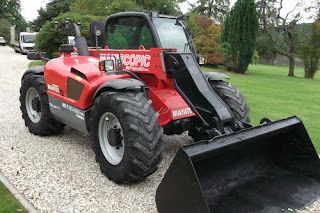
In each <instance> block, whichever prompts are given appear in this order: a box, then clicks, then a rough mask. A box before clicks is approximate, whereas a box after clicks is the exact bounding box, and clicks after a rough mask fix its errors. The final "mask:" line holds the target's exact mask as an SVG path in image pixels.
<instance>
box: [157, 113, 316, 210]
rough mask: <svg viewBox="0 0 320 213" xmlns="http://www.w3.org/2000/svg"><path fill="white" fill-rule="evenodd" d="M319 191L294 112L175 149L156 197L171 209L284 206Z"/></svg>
mask: <svg viewBox="0 0 320 213" xmlns="http://www.w3.org/2000/svg"><path fill="white" fill-rule="evenodd" d="M319 195H320V161H319V157H318V155H317V152H316V150H315V148H314V146H313V144H312V142H311V140H310V137H309V135H308V133H307V131H306V129H305V128H304V125H303V123H302V122H301V120H300V119H299V118H297V117H291V118H287V119H283V120H279V121H274V122H271V123H269V124H266V125H263V126H258V127H253V128H250V129H247V130H243V131H240V132H236V133H232V134H229V135H225V136H221V137H217V138H214V139H212V140H210V141H201V142H198V143H194V144H191V145H187V146H183V147H181V148H180V149H179V151H178V153H177V154H176V156H175V158H174V160H173V162H172V164H171V165H170V167H169V169H168V171H167V173H166V174H165V176H164V178H163V180H162V182H161V183H160V185H159V187H158V189H157V194H156V203H157V208H158V211H159V212H160V213H164V212H165V213H170V212H175V213H177V212H246V213H247V212H288V211H292V210H293V211H294V210H295V209H301V208H304V207H305V206H306V205H308V204H309V203H311V202H312V201H314V200H315V199H316V198H317V197H318V196H319Z"/></svg>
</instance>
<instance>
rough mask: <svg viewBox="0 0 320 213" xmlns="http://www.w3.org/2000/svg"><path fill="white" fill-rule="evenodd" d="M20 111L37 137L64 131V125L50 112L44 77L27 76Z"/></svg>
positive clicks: (22, 91)
mask: <svg viewBox="0 0 320 213" xmlns="http://www.w3.org/2000/svg"><path fill="white" fill-rule="evenodd" d="M20 104H21V106H20V109H21V112H22V118H23V119H24V121H25V125H26V126H27V127H28V129H29V131H30V132H31V133H33V134H35V135H50V134H55V133H58V132H60V131H62V130H63V128H64V125H63V124H62V123H61V122H59V121H57V120H56V119H55V118H54V117H53V115H52V114H51V112H50V109H49V101H48V95H47V87H46V83H45V80H44V76H43V75H36V74H27V75H25V76H24V77H23V79H22V82H21V88H20Z"/></svg>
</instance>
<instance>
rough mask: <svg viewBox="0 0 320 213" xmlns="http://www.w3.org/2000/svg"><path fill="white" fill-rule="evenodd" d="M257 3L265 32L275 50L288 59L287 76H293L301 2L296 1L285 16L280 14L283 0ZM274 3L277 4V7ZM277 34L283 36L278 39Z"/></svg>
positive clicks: (268, 0) (263, 0)
mask: <svg viewBox="0 0 320 213" xmlns="http://www.w3.org/2000/svg"><path fill="white" fill-rule="evenodd" d="M258 5H259V7H258V11H259V17H260V22H261V24H262V26H263V29H264V31H265V33H266V34H267V35H268V37H269V38H270V39H271V41H272V43H273V44H274V45H275V48H276V51H277V52H278V53H279V54H280V55H283V56H286V57H287V58H288V59H289V73H288V76H294V53H295V47H296V44H297V43H296V41H297V33H296V27H297V23H298V22H299V20H300V19H301V15H300V12H299V10H301V9H302V2H298V3H297V4H296V5H295V7H294V9H293V10H291V11H290V12H288V13H287V14H286V15H285V16H283V15H281V11H282V9H283V0H259V1H258ZM275 5H279V7H276V6H275ZM309 9H310V8H309ZM279 34H281V35H283V37H284V38H283V39H279V36H278V35H279ZM283 43H285V45H283Z"/></svg>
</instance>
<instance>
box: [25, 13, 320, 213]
mask: <svg viewBox="0 0 320 213" xmlns="http://www.w3.org/2000/svg"><path fill="white" fill-rule="evenodd" d="M187 18H188V17H187V16H179V17H173V16H165V15H159V14H158V13H156V12H151V13H142V12H124V13H118V14H114V15H111V16H109V17H108V18H107V20H106V23H105V24H104V23H103V22H101V21H92V22H91V24H90V41H91V45H92V47H88V45H87V42H86V39H85V38H84V37H83V36H81V34H80V31H79V28H78V26H77V25H74V28H75V37H76V38H75V43H76V48H74V47H73V46H72V45H68V44H63V45H61V47H60V57H58V58H54V59H51V60H48V62H47V63H46V64H45V66H38V67H33V68H30V69H28V70H27V71H26V72H25V73H24V74H23V77H22V84H21V88H20V93H21V95H20V102H21V111H22V116H23V119H24V120H25V124H26V126H27V127H28V128H29V130H30V132H31V133H33V134H35V135H49V134H54V133H57V132H60V131H62V130H63V128H64V125H67V126H70V127H72V128H74V129H77V130H79V131H81V132H83V133H86V134H88V135H90V136H91V140H92V146H93V150H94V152H95V154H96V161H97V162H98V163H99V164H100V168H101V171H102V172H103V173H104V174H105V175H106V176H107V177H108V178H109V179H110V180H113V181H114V182H116V183H118V184H123V183H132V182H136V181H139V180H143V179H144V178H146V177H147V176H148V175H151V174H152V173H153V172H154V171H155V170H156V169H157V167H158V165H159V163H160V161H161V154H162V149H163V143H162V140H161V135H162V133H163V132H164V133H165V134H168V135H172V134H181V133H182V132H184V131H189V135H190V136H191V137H192V138H193V139H194V141H195V143H192V144H189V145H186V146H183V147H181V148H180V149H179V151H178V153H177V154H176V156H175V158H174V160H173V162H172V164H171V165H170V167H169V169H168V171H167V173H166V174H165V176H164V178H163V180H162V182H161V183H160V185H159V187H158V189H157V193H156V203H157V208H158V210H159V212H279V211H282V210H287V209H288V208H291V209H296V208H303V207H304V206H305V205H307V204H308V203H310V202H311V201H313V200H314V199H315V198H317V197H318V196H319V194H320V170H319V168H320V166H319V157H318V155H317V153H316V151H315V148H314V146H313V144H312V142H311V140H310V138H309V136H308V134H307V132H306V129H305V128H304V125H303V124H302V122H301V120H300V119H299V118H297V117H290V118H286V119H283V120H278V121H271V120H270V119H267V118H264V119H262V120H261V124H262V123H265V124H264V125H261V126H257V127H253V126H252V125H250V120H249V108H248V106H247V104H246V99H245V97H244V96H243V95H242V94H241V93H240V91H239V89H238V88H236V87H234V86H232V85H231V83H229V82H228V79H229V77H228V76H226V75H225V74H222V73H203V72H202V71H201V69H200V67H199V64H198V62H197V61H198V58H197V56H196V50H195V47H194V44H193V42H192V38H191V35H190V30H189V29H188V28H187V26H186V25H185V23H184V21H183V20H186V19H187ZM28 58H29V59H45V58H46V57H45V53H39V52H34V53H29V54H28Z"/></svg>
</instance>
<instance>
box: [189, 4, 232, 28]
mask: <svg viewBox="0 0 320 213" xmlns="http://www.w3.org/2000/svg"><path fill="white" fill-rule="evenodd" d="M229 6H230V1H229V0H197V2H196V3H195V4H191V7H192V12H194V13H197V14H201V15H205V16H208V17H209V18H211V19H212V20H214V22H215V23H223V22H224V20H225V18H226V16H227V13H228V12H229Z"/></svg>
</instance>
